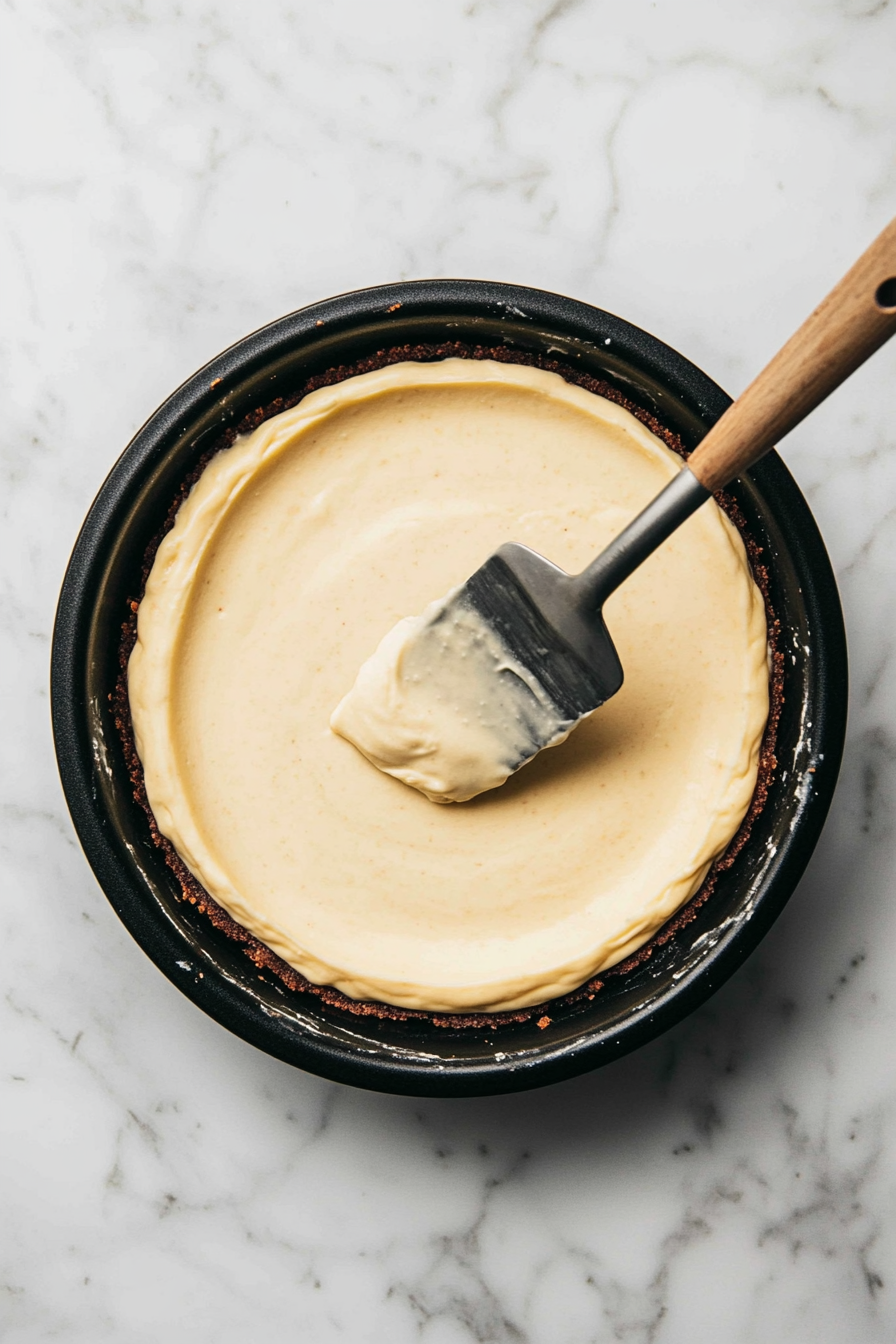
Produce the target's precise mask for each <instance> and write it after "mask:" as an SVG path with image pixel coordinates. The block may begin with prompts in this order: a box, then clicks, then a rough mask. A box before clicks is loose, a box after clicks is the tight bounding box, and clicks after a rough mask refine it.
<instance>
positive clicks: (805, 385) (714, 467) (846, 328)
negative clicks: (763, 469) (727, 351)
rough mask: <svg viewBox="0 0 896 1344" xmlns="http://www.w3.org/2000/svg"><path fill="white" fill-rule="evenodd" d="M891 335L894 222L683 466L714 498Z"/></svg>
mask: <svg viewBox="0 0 896 1344" xmlns="http://www.w3.org/2000/svg"><path fill="white" fill-rule="evenodd" d="M894 332H896V219H894V220H893V221H892V222H891V223H890V224H888V225H887V227H886V228H885V229H884V231H883V233H882V234H881V235H880V237H879V238H877V239H876V240H875V241H874V242H873V243H872V244H871V246H870V247H869V248H868V250H867V252H864V253H863V254H862V256H861V257H859V260H858V261H857V262H856V264H855V265H854V266H853V267H852V269H851V270H849V271H847V273H846V275H845V276H844V277H843V279H842V280H841V281H840V283H839V284H838V285H836V286H835V287H834V288H833V289H832V290H831V292H830V294H829V295H828V296H827V298H826V299H824V300H823V301H822V302H821V303H820V304H819V306H818V307H817V308H816V309H815V312H814V313H813V314H812V315H811V317H809V318H807V319H806V321H805V322H804V323H803V325H802V326H801V327H800V328H799V330H798V331H797V332H796V333H795V334H794V335H793V336H791V338H790V340H789V341H788V342H787V344H786V345H785V346H784V347H783V348H782V349H781V350H779V351H778V353H777V354H776V355H775V357H774V359H773V360H772V361H771V363H770V364H767V365H766V367H765V368H764V369H763V371H762V373H760V374H759V377H758V378H756V379H755V380H754V381H753V382H752V383H751V384H750V386H749V387H748V388H747V390H746V392H744V393H743V394H742V395H741V396H740V397H738V399H737V401H736V402H735V403H734V405H733V406H730V407H729V408H728V410H727V411H726V412H725V414H724V415H723V416H722V418H721V419H720V420H719V421H717V423H716V424H715V425H714V426H713V427H712V429H711V430H710V431H709V433H708V434H707V436H706V438H705V439H703V441H702V442H701V443H700V445H699V447H698V448H696V449H695V451H694V452H693V453H692V454H691V456H690V458H689V459H688V466H689V467H690V469H691V471H692V472H693V473H694V475H695V476H696V477H697V479H698V480H699V481H700V482H701V483H702V484H703V485H704V486H705V487H706V489H707V490H718V489H719V488H720V487H721V486H723V485H725V484H727V482H728V481H730V480H731V479H732V477H734V476H736V475H737V474H738V472H740V471H743V469H744V468H745V467H749V466H750V464H751V463H753V462H756V461H758V459H759V458H760V457H762V455H763V453H766V452H768V450H769V449H770V448H771V447H772V445H773V444H775V443H777V442H778V440H779V439H782V438H783V437H784V435H785V434H787V433H789V431H790V430H791V429H793V428H794V426H795V425H798V424H799V423H800V421H801V420H803V419H805V417H806V416H807V415H808V414H809V412H810V411H812V410H814V409H815V407H816V406H817V405H818V404H819V402H821V401H824V399H825V397H826V396H827V395H828V394H829V393H830V392H833V390H834V388H835V387H839V386H840V384H841V383H842V382H843V381H844V379H846V378H848V377H849V375H850V374H851V373H852V372H853V370H854V369H857V368H858V367H859V365H860V364H863V363H864V362H865V360H866V359H868V357H869V355H873V354H874V351H875V350H877V348H878V347H879V346H881V345H883V343H884V341H886V340H887V338H888V337H890V336H892V335H893V333H894Z"/></svg>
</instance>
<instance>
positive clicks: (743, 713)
mask: <svg viewBox="0 0 896 1344" xmlns="http://www.w3.org/2000/svg"><path fill="white" fill-rule="evenodd" d="M679 467H680V460H679V459H678V458H676V457H675V455H674V454H673V453H671V452H670V451H669V450H668V449H667V448H666V447H665V445H664V444H662V443H661V442H660V441H659V440H658V439H656V438H655V437H654V436H653V435H651V434H650V433H649V432H648V431H647V430H646V429H645V428H644V427H643V426H642V425H641V424H640V423H639V422H638V421H637V420H636V419H635V418H634V417H633V416H631V415H629V414H628V412H626V411H624V410H622V409H621V408H619V407H617V406H615V405H614V404H612V403H611V402H608V401H606V400H604V399H602V398H599V397H595V396H593V395H592V394H590V393H588V392H585V391H583V390H582V389H579V388H575V387H571V386H570V385H568V384H567V383H565V382H564V381H563V380H562V379H560V378H559V377H558V376H556V375H554V374H550V373H545V372H543V371H540V370H535V369H529V368H524V367H519V366H515V365H509V366H508V365H503V364H496V363H491V362H484V361H482V362H480V361H466V360H446V361H444V362H442V363H439V364H426V365H422V364H410V363H408V364H402V365H396V366H393V367H391V368H388V369H383V370H380V371H378V372H375V373H370V374H365V375H363V376H362V377H358V378H353V379H349V380H347V381H346V382H344V383H341V384H339V385H338V386H336V387H334V388H327V389H322V390H321V391H318V392H315V393H312V394H311V395H310V396H308V397H306V398H305V399H304V400H303V401H302V402H301V403H300V404H299V405H298V406H297V407H296V408H295V409H294V410H291V411H287V412H285V413H283V414H282V415H279V416H277V417H275V418H274V419H272V420H269V421H267V422H266V423H265V424H263V425H262V426H261V427H260V428H259V429H258V430H256V431H255V433H253V434H251V435H249V436H247V437H245V438H242V439H240V440H238V441H237V442H236V443H235V444H234V446H233V447H232V448H231V449H229V450H227V451H226V452H223V453H220V454H219V455H218V456H217V457H215V458H214V459H213V460H212V462H211V463H210V465H209V466H208V467H207V469H206V471H205V472H204V473H203V475H202V477H201V478H200V480H199V482H198V484H197V485H196V486H195V488H194V489H193V491H192V493H191V494H190V496H189V498H188V499H187V501H186V503H185V504H184V505H183V507H182V508H181V510H180V512H179V514H178V517H177V521H176V524H175V527H174V528H173V530H172V531H171V532H170V533H169V534H168V535H167V536H166V537H165V539H164V541H163V542H162V544H161V546H160V547H159V551H158V555H157V557H156V561H155V564H154V566H153V569H152V573H151V574H150V577H149V581H148V584H147V589H146V595H145V597H144V600H143V602H142V603H141V606H140V613H139V623H138V640H137V644H136V645H135V648H134V652H133V654H132V656H131V661H130V665H129V669H128V676H129V693H130V702H131V712H132V716H133V721H134V729H135V735H136V743H137V750H138V752H139V755H140V759H141V761H142V762H143V766H144V771H145V775H146V787H147V794H148V797H149V802H150V805H151V806H152V809H153V812H154V813H155V816H156V820H157V822H158V824H159V827H160V829H161V830H162V832H163V833H164V834H165V835H166V836H167V837H168V838H169V839H170V840H171V841H172V843H173V844H174V845H175V847H176V849H177V851H178V853H179V854H180V855H181V857H182V858H183V859H184V861H185V862H186V864H187V865H188V867H189V868H190V870H191V871H192V872H193V873H194V874H195V876H196V877H197V878H198V879H199V881H200V882H202V884H203V885H204V886H205V887H206V889H207V890H208V891H209V892H210V893H211V894H212V895H213V896H214V897H215V899H216V900H217V901H219V902H220V904H221V905H223V906H224V907H225V908H226V909H227V910H228V911H229V912H230V913H231V914H232V915H233V916H234V918H235V919H237V920H239V922H240V923H241V924H243V925H245V927H246V928H248V929H250V930H251V931H252V932H253V933H254V934H256V935H257V936H258V937H259V938H261V939H262V940H263V941H264V942H265V943H267V944H268V945H269V946H270V947H271V948H273V950H274V951H275V952H277V953H278V954H279V955H280V956H282V957H283V958H284V959H285V960H286V961H288V962H289V963H290V964H291V965H293V966H295V967H296V968H297V969H298V970H299V971H301V972H302V973H303V974H304V975H306V976H307V977H308V978H309V979H310V980H312V981H315V982H317V983H322V984H331V985H335V986H336V987H337V988H339V989H341V990H342V991H344V992H345V993H346V994H349V995H352V996H353V997H356V998H374V999H380V1000H383V1001H385V1002H387V1003H394V1004H398V1005H402V1006H408V1007H416V1008H431V1009H436V1010H443V1011H451V1010H454V1011H459V1010H469V1009H484V1010H500V1009H505V1008H512V1007H517V1006H523V1005H527V1004H531V1003H537V1002H539V1001H541V1000H544V999H547V998H550V997H552V996H554V995H557V994H561V993H564V992H566V991H568V990H570V989H573V988H574V987H575V986H577V985H579V984H581V983H582V982H583V981H584V980H586V979H587V978H588V977H589V976H590V975H592V974H595V973H597V972H598V971H600V970H601V969H603V968H605V967H608V966H611V965H613V964H614V963H616V962H618V961H620V960H622V959H623V958H624V957H625V956H627V955H628V954H630V953H631V952H632V951H634V950H635V949H636V948H637V947H639V946H640V945H641V944H643V943H644V942H645V941H646V940H647V939H648V938H649V937H650V936H651V935H652V934H653V933H654V932H655V931H656V930H657V929H658V928H659V927H660V926H661V925H662V924H663V923H664V922H665V921H666V920H667V919H668V918H669V917H670V915H672V914H673V913H674V912H675V911H676V910H677V909H678V908H679V907H680V906H681V905H682V904H683V903H684V902H685V901H686V900H687V899H688V897H689V896H691V895H692V894H693V893H694V892H695V891H696V890H697V888H698V887H699V885H700V883H701V882H702V880H703V877H704V875H705V874H706V872H707V870H708V868H709V866H710V864H711V863H712V860H713V859H714V858H715V857H716V856H717V855H718V854H719V853H721V852H722V851H723V850H724V848H725V846H726V845H727V844H728V841H729V840H730V839H731V837H732V836H733V835H734V833H735V831H736V830H737V827H738V826H739V824H740V821H741V819H742V818H743V815H744V813H745V811H746V809H747V807H748V806H749V802H750V799H751V797H752V793H753V789H754V787H755V782H756V774H757V766H758V752H759V745H760V740H761V736H762V731H763V727H764V724H765V720H766V717H767V713H768V672H767V651H766V626H765V615H764V608H763V603H762V598H761V595H760V594H759V592H758V590H757V588H756V586H755V584H754V583H753V580H752V578H751V576H750V573H749V569H748V566H747V561H746V556H745V553H744V549H743V545H742V543H741V541H740V538H739V536H738V534H737V532H736V530H735V529H734V528H733V527H732V525H731V524H730V523H729V521H728V520H727V518H725V516H724V515H723V514H722V513H721V511H720V510H719V509H718V508H717V507H716V506H715V504H713V503H710V504H707V505H705V506H704V507H703V508H702V509H701V510H700V511H699V512H698V513H697V514H696V515H694V517H693V518H691V519H690V520H689V521H688V522H687V523H685V525H684V526H683V527H682V528H681V529H680V530H679V532H677V533H676V534H675V536H674V537H673V538H672V539H671V540H670V541H668V542H667V543H666V544H665V545H664V546H663V547H662V548H661V550H660V551H659V552H657V553H656V555H654V556H653V557H651V559H650V560H648V561H647V562H646V563H645V564H644V565H643V566H642V568H641V569H640V570H639V571H638V572H637V573H636V574H635V575H633V577H632V578H631V579H630V580H628V582H626V584H624V585H623V587H622V588H621V589H620V590H619V592H617V593H616V594H614V596H613V597H612V598H611V599H610V600H609V602H608V603H607V606H606V611H605V615H606V619H607V624H608V626H609V629H610V631H611V633H612V636H613V639H614V641H615V643H616V647H617V649H618V651H619V654H620V657H621V660H622V664H623V667H624V668H625V685H624V686H623V688H622V690H621V691H620V692H619V694H618V695H617V696H615V697H614V698H613V699H612V700H611V701H609V702H608V703H607V704H606V705H605V706H603V708H601V709H600V710H599V711H598V712H597V713H596V714H595V715H593V716H592V717H591V718H590V719H588V720H587V721H586V722H585V723H583V724H582V725H581V726H580V727H578V728H577V729H576V730H575V732H574V733H573V734H572V735H571V736H570V738H569V739H568V741H567V742H565V743H563V744H562V745H561V746H558V747H556V748H553V749H551V750H550V751H546V752H542V753H541V755H540V756H538V757H537V758H536V759H535V760H534V761H532V762H531V763H530V764H528V765H526V766H525V767H524V768H523V769H522V770H521V771H519V773H518V774H516V775H514V776H513V777H512V778H511V779H510V780H508V782H507V783H506V784H504V785H503V786H502V787H501V788H496V789H494V790H492V791H491V792H489V793H485V794H482V795H481V796H480V797H478V798H475V799H473V800H472V801H471V802H465V803H461V804H458V805H455V806H453V807H435V806H433V804H432V803H431V802H429V801H428V800H427V799H426V798H425V797H424V796H423V795H422V794H420V793H417V792H414V791H412V790H411V789H408V788H406V787H405V785H404V784H403V783H401V782H399V781H398V780H396V779H394V778H391V777H390V776H389V775H386V774H383V773H381V772H380V771H379V770H377V769H375V768H374V767H373V766H372V765H371V764H370V763H369V762H368V761H366V760H365V759H364V758H363V757H362V756H361V755H360V754H359V753H358V752H357V751H356V750H355V749H354V747H352V746H351V745H350V744H349V743H348V742H347V741H345V740H344V739H343V738H341V737H339V736H337V735H336V734H334V733H333V732H332V731H331V729H330V727H329V719H330V715H331V713H332V712H333V709H334V707H335V706H336V705H337V703H338V702H339V701H340V700H341V698H342V697H343V696H344V695H345V693H346V692H347V691H348V690H349V689H350V687H351V686H352V684H353V682H354V680H355V677H356V675H357V673H358V669H359V667H360V666H361V665H362V663H363V662H364V661H365V659H366V658H367V657H368V656H369V655H370V653H371V652H372V650H373V649H375V648H376V646H377V644H378V643H379V642H380V640H381V639H382V638H383V637H384V636H385V635H386V634H387V633H388V631H389V630H391V629H392V627H393V626H394V625H395V624H396V622H397V621H398V620H399V619H400V618H402V617H404V616H407V615H408V613H411V612H418V611H421V610H422V609H423V608H424V607H425V606H426V605H427V603H429V602H430V601H431V600H432V599H433V598H435V597H437V596H438V595H439V594H440V593H444V592H446V591H448V590H449V589H451V588H453V587H454V586H455V585H457V584H459V583H462V582H463V581H464V580H465V579H466V578H467V577H468V576H469V575H470V574H471V573H472V572H473V571H474V570H475V569H477V568H478V567H479V565H481V564H482V563H483V561H484V560H485V559H486V558H487V557H488V556H489V555H490V554H491V553H492V552H493V551H494V550H495V549H496V548H497V546H498V545H500V543H501V542H503V541H510V540H513V541H520V542H524V543H525V544H527V545H529V546H531V547H533V548H534V549H535V550H537V551H539V552H541V553H542V554H544V555H546V556H548V557H549V558H550V559H551V560H553V561H555V562H556V563H557V564H559V565H561V566H563V568H565V569H567V570H569V571H573V572H574V571H578V570H580V569H582V568H583V567H584V566H585V564H587V563H588V561H589V560H591V559H592V558H593V556H594V555H595V554H596V553H597V552H598V551H599V550H600V549H601V547H602V546H604V545H605V544H606V542H608V541H609V540H610V539H611V537H612V536H613V535H614V534H615V533H616V532H618V531H619V530H620V529H621V527H622V526H624V525H625V524H626V523H627V522H628V521H629V520H630V519H631V518H632V517H633V516H634V514H635V513H636V512H637V511H638V510H639V509H640V508H641V507H643V505H644V504H646V503H647V502H648V500H649V499H650V498H651V497H652V496H653V495H654V494H656V493H657V491H658V490H659V489H660V488H661V487H662V485H663V484H664V483H665V482H666V481H667V480H669V479H670V478H671V477H672V476H673V475H674V473H675V472H676V471H677V470H678V469H679Z"/></svg>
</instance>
